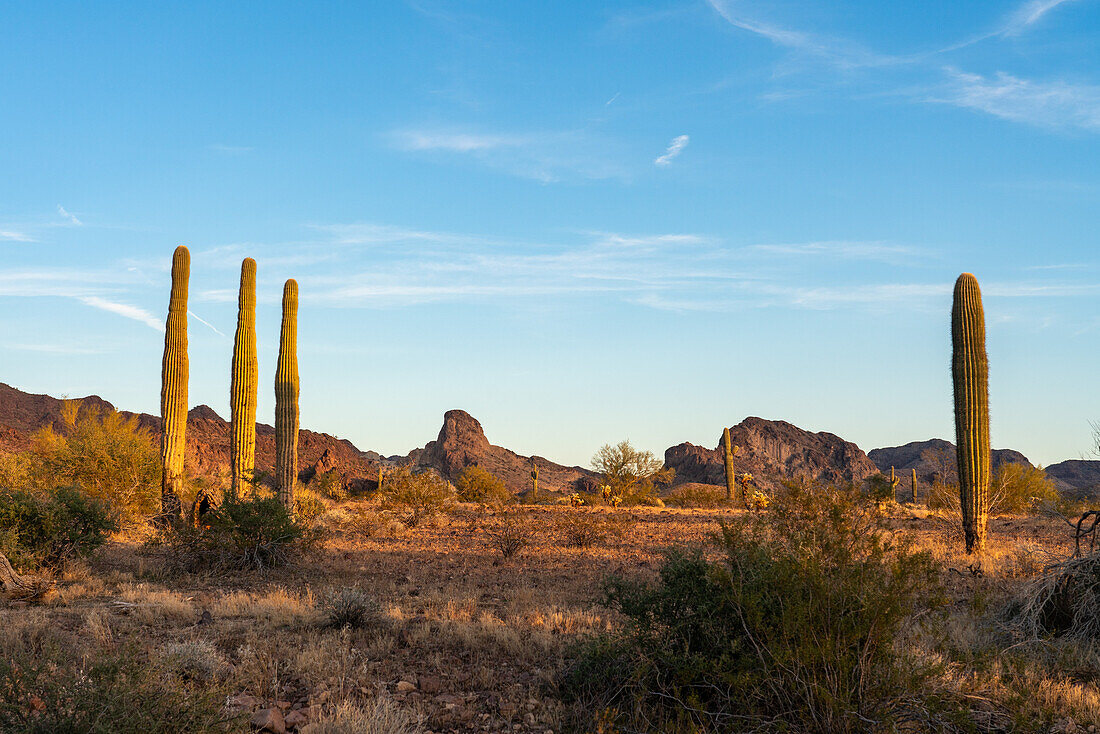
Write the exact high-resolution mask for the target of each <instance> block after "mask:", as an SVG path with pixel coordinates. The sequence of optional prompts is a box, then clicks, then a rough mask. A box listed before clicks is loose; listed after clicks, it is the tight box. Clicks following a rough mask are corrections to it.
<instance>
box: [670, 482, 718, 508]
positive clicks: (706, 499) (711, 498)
mask: <svg viewBox="0 0 1100 734" xmlns="http://www.w3.org/2000/svg"><path fill="white" fill-rule="evenodd" d="M665 504H666V505H668V506H669V507H700V508H715V507H724V506H726V505H729V504H730V501H729V500H727V499H726V488H725V487H719V486H716V485H711V484H696V483H691V484H681V485H680V486H679V487H676V488H675V489H673V490H672V491H671V492H669V493H668V494H667V495H666V496H665Z"/></svg>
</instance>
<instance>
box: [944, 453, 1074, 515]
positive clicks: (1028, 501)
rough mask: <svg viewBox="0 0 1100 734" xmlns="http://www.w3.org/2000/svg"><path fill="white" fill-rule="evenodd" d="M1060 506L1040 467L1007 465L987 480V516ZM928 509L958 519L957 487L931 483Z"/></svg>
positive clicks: (1056, 493)
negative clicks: (939, 511) (942, 512)
mask: <svg viewBox="0 0 1100 734" xmlns="http://www.w3.org/2000/svg"><path fill="white" fill-rule="evenodd" d="M1061 503H1062V499H1061V495H1060V494H1059V492H1058V489H1057V488H1056V487H1055V486H1054V481H1053V480H1051V478H1050V477H1048V476H1047V475H1046V473H1045V472H1044V471H1043V470H1042V468H1040V467H1034V466H1028V465H1027V464H1016V463H1010V462H1006V463H1004V464H1001V465H1000V466H998V467H997V468H996V469H994V470H993V474H992V476H991V477H990V479H989V514H990V515H1012V514H1020V513H1028V512H1036V511H1038V510H1039V509H1041V508H1043V507H1049V506H1055V507H1058V506H1059V505H1060V504H1061ZM928 507H929V508H931V509H933V510H941V511H944V512H946V513H947V514H949V515H951V516H952V517H959V518H961V517H962V515H961V512H960V509H959V487H958V485H956V484H944V483H943V482H938V481H937V482H933V483H932V488H931V489H930V490H929V493H928Z"/></svg>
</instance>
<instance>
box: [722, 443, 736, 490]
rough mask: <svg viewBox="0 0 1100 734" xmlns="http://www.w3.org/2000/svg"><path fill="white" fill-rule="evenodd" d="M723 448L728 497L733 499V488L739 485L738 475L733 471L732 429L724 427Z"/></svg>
mask: <svg viewBox="0 0 1100 734" xmlns="http://www.w3.org/2000/svg"><path fill="white" fill-rule="evenodd" d="M722 448H723V449H724V450H725V453H726V456H725V464H726V499H727V500H732V499H733V490H734V488H735V487H736V486H737V475H736V474H735V473H734V471H733V444H732V443H731V442H730V429H729V428H723V429H722Z"/></svg>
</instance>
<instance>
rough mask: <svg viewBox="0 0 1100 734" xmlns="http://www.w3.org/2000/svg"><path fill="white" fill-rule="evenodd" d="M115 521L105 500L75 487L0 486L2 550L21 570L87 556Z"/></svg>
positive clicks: (58, 566) (52, 567) (54, 566)
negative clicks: (37, 489)
mask: <svg viewBox="0 0 1100 734" xmlns="http://www.w3.org/2000/svg"><path fill="white" fill-rule="evenodd" d="M117 527H118V526H117V525H116V524H115V522H114V520H113V519H112V518H111V516H110V513H109V512H108V510H107V507H106V505H104V504H103V503H102V502H100V501H99V500H97V499H95V498H94V497H89V496H88V495H86V494H85V493H83V492H81V491H80V490H79V489H77V488H75V487H62V488H59V489H56V490H53V491H49V492H31V491H28V490H0V553H3V554H4V555H5V556H7V557H8V560H10V561H11V562H12V565H14V566H15V567H16V568H18V569H19V570H21V571H23V572H34V571H37V570H38V569H40V568H46V569H50V570H59V569H62V568H64V567H65V564H66V563H68V562H69V561H70V560H73V559H75V558H85V557H87V556H88V555H90V554H91V553H92V551H94V550H95V549H96V548H98V547H100V546H101V545H103V544H104V543H105V542H106V541H107V536H108V535H109V534H110V533H111V532H113V531H114V530H116V529H117Z"/></svg>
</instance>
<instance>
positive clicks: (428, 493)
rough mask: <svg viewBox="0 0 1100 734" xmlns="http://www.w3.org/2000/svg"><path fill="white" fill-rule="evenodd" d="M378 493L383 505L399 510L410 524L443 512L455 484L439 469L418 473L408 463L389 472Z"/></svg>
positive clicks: (395, 510)
mask: <svg viewBox="0 0 1100 734" xmlns="http://www.w3.org/2000/svg"><path fill="white" fill-rule="evenodd" d="M378 494H379V499H380V500H381V502H382V507H383V508H384V509H387V510H392V511H393V512H396V513H397V514H398V517H399V518H400V520H401V522H403V523H405V525H407V526H408V527H415V526H417V525H419V524H420V522H421V521H422V520H424V519H426V518H429V517H431V516H432V515H435V514H436V513H438V512H441V511H442V510H443V509H444V508H445V507H446V506H447V504H448V503H450V502H451V501H452V500H453V499H454V491H453V490H452V489H451V486H450V485H449V484H447V483H446V482H445V481H443V480H442V479H441V478H440V477H439V475H437V474H436V473H435V472H431V471H424V472H419V473H416V472H413V471H412V469H410V468H409V467H407V466H402V467H398V468H397V469H394V470H393V471H391V472H388V473H387V474H386V481H385V482H384V483H383V485H382V489H381V490H379V492H378Z"/></svg>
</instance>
